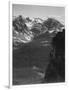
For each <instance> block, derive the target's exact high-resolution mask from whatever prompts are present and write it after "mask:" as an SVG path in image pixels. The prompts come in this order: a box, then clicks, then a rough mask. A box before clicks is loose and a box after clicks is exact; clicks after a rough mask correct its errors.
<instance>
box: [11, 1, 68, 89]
mask: <svg viewBox="0 0 69 90" xmlns="http://www.w3.org/2000/svg"><path fill="white" fill-rule="evenodd" d="M12 4H26V5H27V4H28V5H43V6H58V7H59V6H60V7H65V9H66V5H65V4H59V3H58V4H57V5H56V4H55V3H48V2H47V3H42V2H39V1H37V2H32V1H31V0H30V1H28V0H27V1H25V0H22V1H20V0H19V1H16V0H14V1H10V14H9V17H10V33H9V36H10V47H9V48H10V61H9V64H10V69H9V87H10V88H13V85H12V75H13V73H12V68H13V67H12ZM66 83H67V78H66V82H65V83H54V84H43V85H42V84H36V85H34V84H33V85H16V86H15V87H17V88H20V87H21V88H22V87H28V88H29V86H30V87H31V88H34V90H35V89H36V88H35V86H36V87H38V89H39V87H41V88H44V87H45V86H46V87H47V86H48V87H49V86H54V87H55V88H56V86H55V85H57V86H59V85H61V86H62V87H64V85H66ZM31 90H32V89H31Z"/></svg>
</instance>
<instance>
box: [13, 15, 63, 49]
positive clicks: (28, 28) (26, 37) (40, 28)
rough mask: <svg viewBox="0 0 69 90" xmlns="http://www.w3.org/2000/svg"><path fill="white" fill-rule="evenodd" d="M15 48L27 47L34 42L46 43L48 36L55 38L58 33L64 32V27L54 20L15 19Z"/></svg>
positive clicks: (20, 17)
mask: <svg viewBox="0 0 69 90" xmlns="http://www.w3.org/2000/svg"><path fill="white" fill-rule="evenodd" d="M12 27H13V46H14V48H15V49H17V48H18V47H20V46H21V45H24V44H25V45H26V44H28V43H30V42H32V41H35V42H36V41H38V42H43V40H44V42H46V41H47V36H53V35H55V34H56V33H58V32H62V30H63V28H64V25H63V24H62V23H61V22H60V21H58V20H56V19H54V18H48V19H46V20H43V19H41V18H33V19H30V18H29V17H26V18H24V17H22V16H21V15H20V16H18V17H13V21H12Z"/></svg>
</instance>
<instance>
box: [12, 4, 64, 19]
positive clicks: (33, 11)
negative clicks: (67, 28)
mask: <svg viewBox="0 0 69 90" xmlns="http://www.w3.org/2000/svg"><path fill="white" fill-rule="evenodd" d="M12 10H13V16H18V15H23V16H24V17H30V18H33V17H35V18H37V17H39V18H46V17H48V16H57V17H61V18H62V19H63V20H64V19H65V8H64V7H55V6H53V7H52V6H37V5H23V4H13V6H12Z"/></svg>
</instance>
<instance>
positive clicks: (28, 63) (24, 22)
mask: <svg viewBox="0 0 69 90" xmlns="http://www.w3.org/2000/svg"><path fill="white" fill-rule="evenodd" d="M64 82H65V7H62V6H46V5H45V6H42V5H27V4H12V84H13V85H32V84H50V83H64Z"/></svg>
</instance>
